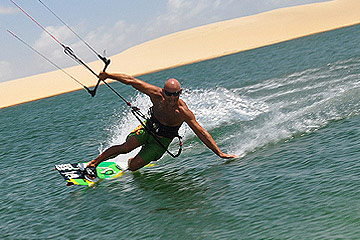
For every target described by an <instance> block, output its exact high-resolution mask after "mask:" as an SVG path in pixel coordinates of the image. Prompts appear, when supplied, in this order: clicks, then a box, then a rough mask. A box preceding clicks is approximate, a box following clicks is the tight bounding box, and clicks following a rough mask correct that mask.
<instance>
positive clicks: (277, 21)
mask: <svg viewBox="0 0 360 240" xmlns="http://www.w3.org/2000/svg"><path fill="white" fill-rule="evenodd" d="M359 12H360V1H358V0H335V1H329V2H322V3H316V4H308V5H302V6H296V7H289V8H282V9H276V10H273V11H269V12H264V13H260V14H257V15H252V16H248V17H242V18H237V19H232V20H228V21H223V22H218V23H214V24H209V25H205V26H200V27H196V28H193V29H189V30H185V31H181V32H177V33H174V34H170V35H167V36H164V37H160V38H158V39H155V40H152V41H148V42H145V43H143V44H140V45H137V46H135V47H132V48H129V49H127V50H125V51H123V52H121V53H119V54H117V55H115V56H111V57H110V59H111V61H112V62H111V64H110V66H109V68H108V71H109V72H124V73H127V74H130V75H134V76H139V75H144V74H147V73H151V72H156V71H160V70H163V69H168V68H173V67H177V66H181V65H186V64H190V63H194V62H199V61H203V60H207V59H212V58H217V57H220V56H225V55H229V54H233V53H237V52H241V51H246V50H250V49H255V48H259V47H262V46H268V45H272V44H275V43H279V42H283V41H288V40H292V39H296V38H300V37H304V36H308V35H312V34H316V33H320V32H325V31H330V30H334V29H338V28H342V27H346V26H351V25H355V24H358V23H360V15H359V14H358V13H359ZM89 65H90V66H91V67H92V68H94V69H102V62H99V61H96V62H92V63H90V64H89ZM65 71H67V72H69V73H70V74H72V75H74V76H76V78H77V79H81V82H83V83H84V84H85V85H87V86H93V85H94V84H96V81H97V80H96V79H94V76H92V75H90V74H89V73H88V72H87V71H86V70H84V69H83V67H81V66H75V67H71V68H68V69H65ZM81 88H82V86H80V85H79V84H77V83H76V82H74V81H73V80H71V79H70V78H68V77H67V76H66V75H65V74H64V73H62V72H61V71H59V70H57V71H53V72H48V73H43V74H39V75H35V76H30V77H26V78H21V79H16V80H12V81H8V82H3V83H0V108H5V107H9V106H14V105H17V104H21V103H25V102H30V101H34V100H38V99H43V98H46V97H50V96H55V95H59V94H63V93H66V92H71V91H76V90H79V89H81Z"/></svg>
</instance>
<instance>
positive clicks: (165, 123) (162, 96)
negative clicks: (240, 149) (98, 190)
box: [86, 72, 238, 177]
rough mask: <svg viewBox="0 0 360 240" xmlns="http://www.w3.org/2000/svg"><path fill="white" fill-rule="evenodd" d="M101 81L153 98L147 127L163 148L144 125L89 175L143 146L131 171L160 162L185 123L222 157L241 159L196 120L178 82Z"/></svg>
mask: <svg viewBox="0 0 360 240" xmlns="http://www.w3.org/2000/svg"><path fill="white" fill-rule="evenodd" d="M99 78H100V79H101V80H105V79H107V78H109V79H113V80H117V81H119V82H122V83H124V84H126V85H131V86H132V87H133V88H135V89H136V90H139V91H140V92H142V93H144V94H146V95H148V96H149V97H150V100H151V102H152V104H153V106H152V107H151V108H150V112H151V117H150V119H148V120H147V121H146V122H145V124H144V125H145V126H147V128H148V129H151V131H152V132H153V135H156V137H157V139H158V140H159V141H160V142H161V144H162V145H163V146H161V145H160V144H159V143H158V142H157V141H156V140H155V139H154V136H153V135H152V134H149V133H148V131H147V130H145V129H144V126H143V125H140V126H139V127H137V128H136V129H134V130H133V131H132V132H131V133H130V134H129V135H128V137H127V139H126V141H125V143H123V144H121V145H116V146H112V147H110V148H108V149H107V150H105V152H103V153H102V154H101V155H100V156H98V157H97V158H95V159H94V160H93V161H91V162H90V163H89V164H88V168H87V169H86V172H87V175H88V176H90V177H96V174H95V173H96V171H95V167H96V166H98V165H99V164H100V163H101V162H103V161H105V160H107V159H109V158H113V157H116V156H117V155H119V154H124V153H128V152H131V151H132V150H134V149H135V148H138V147H140V146H142V149H141V150H140V152H139V153H138V154H137V155H136V156H135V157H134V158H130V159H129V161H128V169H129V170H131V171H136V170H138V169H139V168H142V167H144V166H145V165H147V164H148V163H150V162H151V161H156V160H158V159H159V158H161V156H162V155H163V154H164V153H165V152H166V148H167V147H168V146H169V145H170V143H171V141H172V139H173V138H174V137H176V136H178V133H177V131H178V130H179V128H180V126H181V124H182V123H183V122H186V123H187V124H188V125H189V127H190V128H191V129H192V130H193V131H194V133H195V134H196V135H197V136H198V137H199V138H200V140H201V141H202V142H203V143H204V144H205V145H206V146H207V147H208V148H209V149H211V150H212V151H213V152H214V153H215V154H216V155H218V156H219V157H221V158H236V157H238V156H236V155H231V154H226V153H223V152H222V151H221V150H220V149H219V147H218V146H217V145H216V143H215V141H214V139H213V138H212V137H211V135H210V134H209V133H208V132H207V131H206V130H205V129H204V128H202V127H201V126H200V124H199V123H198V122H197V121H196V119H195V116H194V114H193V113H192V112H191V111H190V110H189V108H188V107H187V105H186V104H185V102H184V101H183V100H181V99H180V98H179V96H180V94H181V93H182V88H181V86H180V83H179V82H178V81H177V80H176V79H174V78H172V79H169V80H167V81H166V82H165V85H164V88H160V87H157V86H154V85H151V84H149V83H146V82H144V81H141V80H140V79H137V78H134V77H132V76H129V75H126V74H110V73H107V72H101V73H100V75H99Z"/></svg>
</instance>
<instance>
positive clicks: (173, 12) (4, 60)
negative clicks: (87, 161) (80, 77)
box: [0, 0, 326, 82]
mask: <svg viewBox="0 0 360 240" xmlns="http://www.w3.org/2000/svg"><path fill="white" fill-rule="evenodd" d="M14 1H15V2H16V3H18V4H19V5H20V6H21V7H22V8H24V9H25V10H26V11H27V12H28V13H29V14H30V15H32V16H33V17H34V18H35V19H36V20H37V21H38V22H39V23H40V24H42V25H43V26H44V27H46V29H47V30H48V31H50V32H51V33H52V34H53V35H54V36H55V37H56V38H57V39H59V40H60V42H62V43H64V44H65V45H69V46H70V47H71V48H72V49H73V50H74V51H75V52H76V54H77V55H78V56H79V57H80V58H82V59H83V60H85V61H93V60H96V56H95V55H94V54H93V53H92V52H91V51H89V50H88V49H87V48H86V47H85V46H84V45H83V44H82V43H81V42H79V40H78V39H77V38H76V37H75V36H74V35H73V34H72V33H71V32H70V31H69V30H68V29H67V28H66V27H65V26H63V24H62V23H61V22H60V21H59V20H58V19H56V18H55V17H54V16H53V15H52V14H51V13H50V12H49V11H47V10H46V8H45V7H44V6H43V5H42V4H41V3H40V2H39V1H38V0H14ZM324 1H326V0H154V1H151V0H127V1H125V0H102V1H99V0H97V1H95V0H76V1H74V0H60V1H59V0H57V1H55V0H42V2H43V3H45V4H46V5H47V6H48V7H49V8H51V9H52V10H53V11H54V12H55V13H56V14H57V15H58V16H60V17H61V18H62V19H63V20H64V21H65V22H66V23H67V24H68V25H70V27H71V28H73V29H74V30H75V31H76V32H77V33H78V34H79V35H80V36H81V37H82V38H84V39H85V40H86V41H87V42H88V43H89V44H90V45H91V46H92V47H93V48H95V49H96V50H97V51H98V52H100V53H102V52H103V51H104V50H106V54H107V56H112V55H114V54H117V53H119V52H121V51H123V50H125V49H127V48H129V47H132V46H134V45H137V44H139V43H142V42H145V41H147V40H151V39H155V38H158V37H160V36H163V35H167V34H170V33H173V32H177V31H180V30H185V29H189V28H192V27H196V26H201V25H205V24H209V23H213V22H217V21H222V20H228V19H232V18H237V17H243V16H248V15H253V14H257V13H261V12H264V11H269V10H273V9H277V8H282V7H289V6H295V5H300V4H308V3H315V2H324ZM7 29H9V30H11V31H13V32H14V33H15V34H17V35H18V36H19V37H20V38H22V39H23V40H25V41H26V42H27V43H29V44H30V45H31V46H33V47H34V48H36V49H37V50H38V51H40V52H41V53H43V54H44V55H46V56H47V57H49V58H50V59H51V60H52V61H54V62H55V63H56V64H58V65H59V66H61V67H69V66H73V65H74V62H73V61H72V60H71V59H70V58H69V57H68V56H66V55H65V54H64V53H63V52H62V50H63V49H62V47H61V46H60V45H58V43H56V42H55V41H54V40H53V39H52V38H51V37H49V36H48V35H47V34H45V33H44V32H43V31H42V30H41V29H40V28H39V27H38V26H37V25H36V24H35V23H33V22H32V21H31V20H30V19H29V18H27V17H26V16H25V15H24V14H23V13H22V12H20V11H19V10H18V9H17V8H16V7H15V6H14V5H13V4H12V3H11V2H10V1H9V0H1V2H0V32H1V34H0V46H1V47H2V49H1V51H0V82H2V81H7V80H11V79H16V78H20V77H26V76H30V75H34V74H38V73H42V72H48V71H52V70H55V68H54V67H53V66H52V65H50V64H49V63H48V62H46V61H45V60H43V59H42V58H41V57H39V56H38V55H37V54H36V53H34V52H33V51H31V49H29V48H28V47H26V46H25V45H23V44H22V43H21V42H19V41H18V40H16V39H15V38H14V37H13V36H11V35H10V34H9V33H8V32H7V31H6V30H7ZM84 71H85V70H84ZM119 71H121V69H119Z"/></svg>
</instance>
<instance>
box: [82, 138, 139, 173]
mask: <svg viewBox="0 0 360 240" xmlns="http://www.w3.org/2000/svg"><path fill="white" fill-rule="evenodd" d="M139 146H140V143H139V141H138V140H137V139H136V138H135V137H134V136H130V137H128V139H127V140H126V142H125V143H123V144H121V145H115V146H112V147H110V148H108V149H106V150H105V151H104V152H103V153H102V154H100V155H99V156H98V157H97V158H95V159H94V160H92V161H91V162H90V163H89V164H88V166H93V167H97V166H98V165H99V164H100V163H101V162H103V161H105V160H108V159H110V158H114V157H116V156H117V155H119V154H124V153H129V152H131V151H132V150H134V149H135V148H137V147H139ZM135 158H136V157H135Z"/></svg>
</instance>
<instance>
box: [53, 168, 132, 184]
mask: <svg viewBox="0 0 360 240" xmlns="http://www.w3.org/2000/svg"><path fill="white" fill-rule="evenodd" d="M87 164H88V163H67V164H59V165H55V170H57V171H58V172H59V173H60V175H61V176H62V177H63V178H64V179H65V180H66V182H67V186H71V185H81V186H88V187H92V186H94V185H95V184H96V183H99V182H100V181H102V180H104V179H112V178H117V177H120V176H121V175H123V174H124V172H125V171H124V170H123V169H121V168H120V167H119V165H118V164H117V163H115V162H102V163H100V164H99V166H97V168H96V172H97V177H96V178H95V179H87V178H86V177H85V174H84V169H85V168H86V166H87Z"/></svg>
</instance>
